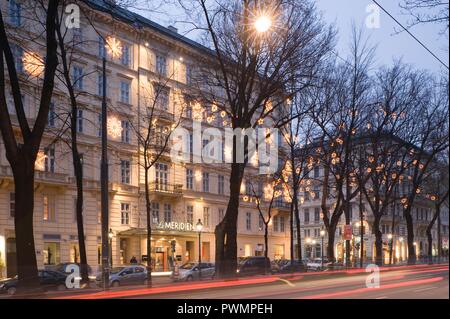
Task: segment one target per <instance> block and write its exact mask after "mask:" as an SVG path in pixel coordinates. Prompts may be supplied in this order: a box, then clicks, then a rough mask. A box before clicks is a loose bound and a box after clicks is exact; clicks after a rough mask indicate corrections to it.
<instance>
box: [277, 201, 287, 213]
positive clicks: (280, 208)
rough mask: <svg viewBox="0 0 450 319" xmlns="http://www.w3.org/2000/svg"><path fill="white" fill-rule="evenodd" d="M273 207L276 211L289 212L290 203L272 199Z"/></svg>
mask: <svg viewBox="0 0 450 319" xmlns="http://www.w3.org/2000/svg"><path fill="white" fill-rule="evenodd" d="M273 209H274V210H275V211H278V212H280V213H281V212H285V213H286V212H287V213H290V212H291V203H288V202H285V201H283V200H274V202H273Z"/></svg>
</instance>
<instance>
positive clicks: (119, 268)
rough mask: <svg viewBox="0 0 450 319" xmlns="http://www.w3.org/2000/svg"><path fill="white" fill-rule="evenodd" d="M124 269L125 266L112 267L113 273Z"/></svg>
mask: <svg viewBox="0 0 450 319" xmlns="http://www.w3.org/2000/svg"><path fill="white" fill-rule="evenodd" d="M123 269H125V267H114V268H112V269H111V273H112V274H117V273H118V272H120V271H121V270H123Z"/></svg>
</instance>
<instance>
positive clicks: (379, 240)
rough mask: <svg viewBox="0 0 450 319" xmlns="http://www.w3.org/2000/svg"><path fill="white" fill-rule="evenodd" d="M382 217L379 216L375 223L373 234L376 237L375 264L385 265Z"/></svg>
mask: <svg viewBox="0 0 450 319" xmlns="http://www.w3.org/2000/svg"><path fill="white" fill-rule="evenodd" d="M380 219H381V216H380V215H379V214H377V215H376V216H375V220H374V221H373V234H374V235H375V264H376V265H378V266H382V265H383V233H382V232H381V231H380Z"/></svg>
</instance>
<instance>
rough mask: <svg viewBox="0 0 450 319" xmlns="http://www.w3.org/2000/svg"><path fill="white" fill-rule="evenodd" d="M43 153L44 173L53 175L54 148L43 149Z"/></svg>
mask: <svg viewBox="0 0 450 319" xmlns="http://www.w3.org/2000/svg"><path fill="white" fill-rule="evenodd" d="M44 153H45V162H44V164H45V171H46V172H50V173H54V172H55V146H54V145H51V146H49V147H47V148H45V149H44Z"/></svg>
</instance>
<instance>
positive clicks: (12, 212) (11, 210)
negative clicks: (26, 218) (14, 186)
mask: <svg viewBox="0 0 450 319" xmlns="http://www.w3.org/2000/svg"><path fill="white" fill-rule="evenodd" d="M15 214H16V194H15V193H9V216H11V217H14V216H15Z"/></svg>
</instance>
